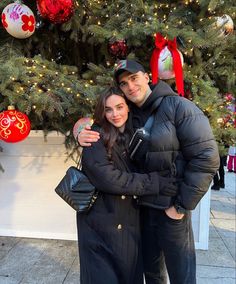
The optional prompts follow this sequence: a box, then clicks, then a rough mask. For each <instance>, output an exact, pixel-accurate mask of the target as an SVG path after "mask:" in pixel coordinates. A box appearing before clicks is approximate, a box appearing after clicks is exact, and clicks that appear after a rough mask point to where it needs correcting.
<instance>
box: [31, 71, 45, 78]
mask: <svg viewBox="0 0 236 284" xmlns="http://www.w3.org/2000/svg"><path fill="white" fill-rule="evenodd" d="M30 73H31V71H30ZM39 77H43V74H39Z"/></svg>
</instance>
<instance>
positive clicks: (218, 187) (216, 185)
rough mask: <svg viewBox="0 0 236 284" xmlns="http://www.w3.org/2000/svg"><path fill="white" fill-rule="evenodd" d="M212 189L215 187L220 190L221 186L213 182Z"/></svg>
mask: <svg viewBox="0 0 236 284" xmlns="http://www.w3.org/2000/svg"><path fill="white" fill-rule="evenodd" d="M211 189H213V190H220V186H219V185H218V184H213V185H212V187H211Z"/></svg>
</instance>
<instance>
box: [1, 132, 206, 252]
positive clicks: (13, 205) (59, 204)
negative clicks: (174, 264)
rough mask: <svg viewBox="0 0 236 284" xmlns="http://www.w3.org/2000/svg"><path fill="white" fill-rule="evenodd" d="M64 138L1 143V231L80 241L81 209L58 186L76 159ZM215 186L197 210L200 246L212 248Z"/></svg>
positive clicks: (39, 134)
mask: <svg viewBox="0 0 236 284" xmlns="http://www.w3.org/2000/svg"><path fill="white" fill-rule="evenodd" d="M63 142H64V138H63V137H62V136H61V135H58V134H57V133H55V132H53V133H50V134H49V135H48V137H47V142H46V141H44V137H43V134H42V132H41V131H39V132H36V131H31V133H30V135H29V137H28V138H27V139H25V140H24V141H22V142H19V143H14V144H10V143H4V142H2V141H1V142H0V143H1V144H0V145H1V146H2V147H3V153H0V162H1V164H2V166H3V167H4V169H5V172H4V173H2V172H0V235H1V236H17V237H35V238H50V239H54V238H55V239H68V240H76V239H77V235H76V223H75V221H76V220H75V212H74V210H73V209H71V208H70V207H69V206H68V205H67V204H66V203H65V202H64V201H63V200H62V199H61V198H60V197H59V196H58V195H57V194H56V193H55V192H54V188H55V187H56V185H57V184H58V182H59V181H60V179H61V178H62V177H63V175H64V174H65V171H66V169H67V168H68V167H69V166H70V165H74V162H72V161H68V162H66V163H65V160H66V158H67V155H66V150H65V148H64V144H63ZM209 210H210V190H209V192H208V193H207V195H206V196H205V197H204V198H203V200H202V201H201V203H200V204H199V205H198V207H197V208H196V209H195V211H194V212H193V229H194V235H195V245H196V248H198V249H207V248H208V232H209Z"/></svg>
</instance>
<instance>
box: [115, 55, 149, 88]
mask: <svg viewBox="0 0 236 284" xmlns="http://www.w3.org/2000/svg"><path fill="white" fill-rule="evenodd" d="M125 71H128V72H130V73H137V72H139V71H142V72H143V73H145V69H144V68H143V66H142V65H141V64H139V63H138V62H136V61H134V60H120V61H119V62H118V63H117V66H116V68H115V70H114V78H115V80H116V82H117V83H118V77H119V76H120V74H122V73H123V72H125Z"/></svg>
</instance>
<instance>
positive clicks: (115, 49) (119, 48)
mask: <svg viewBox="0 0 236 284" xmlns="http://www.w3.org/2000/svg"><path fill="white" fill-rule="evenodd" d="M108 52H109V53H110V55H111V56H114V57H115V58H117V59H124V58H126V57H127V54H128V46H127V44H126V41H125V40H111V41H109V44H108Z"/></svg>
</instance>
